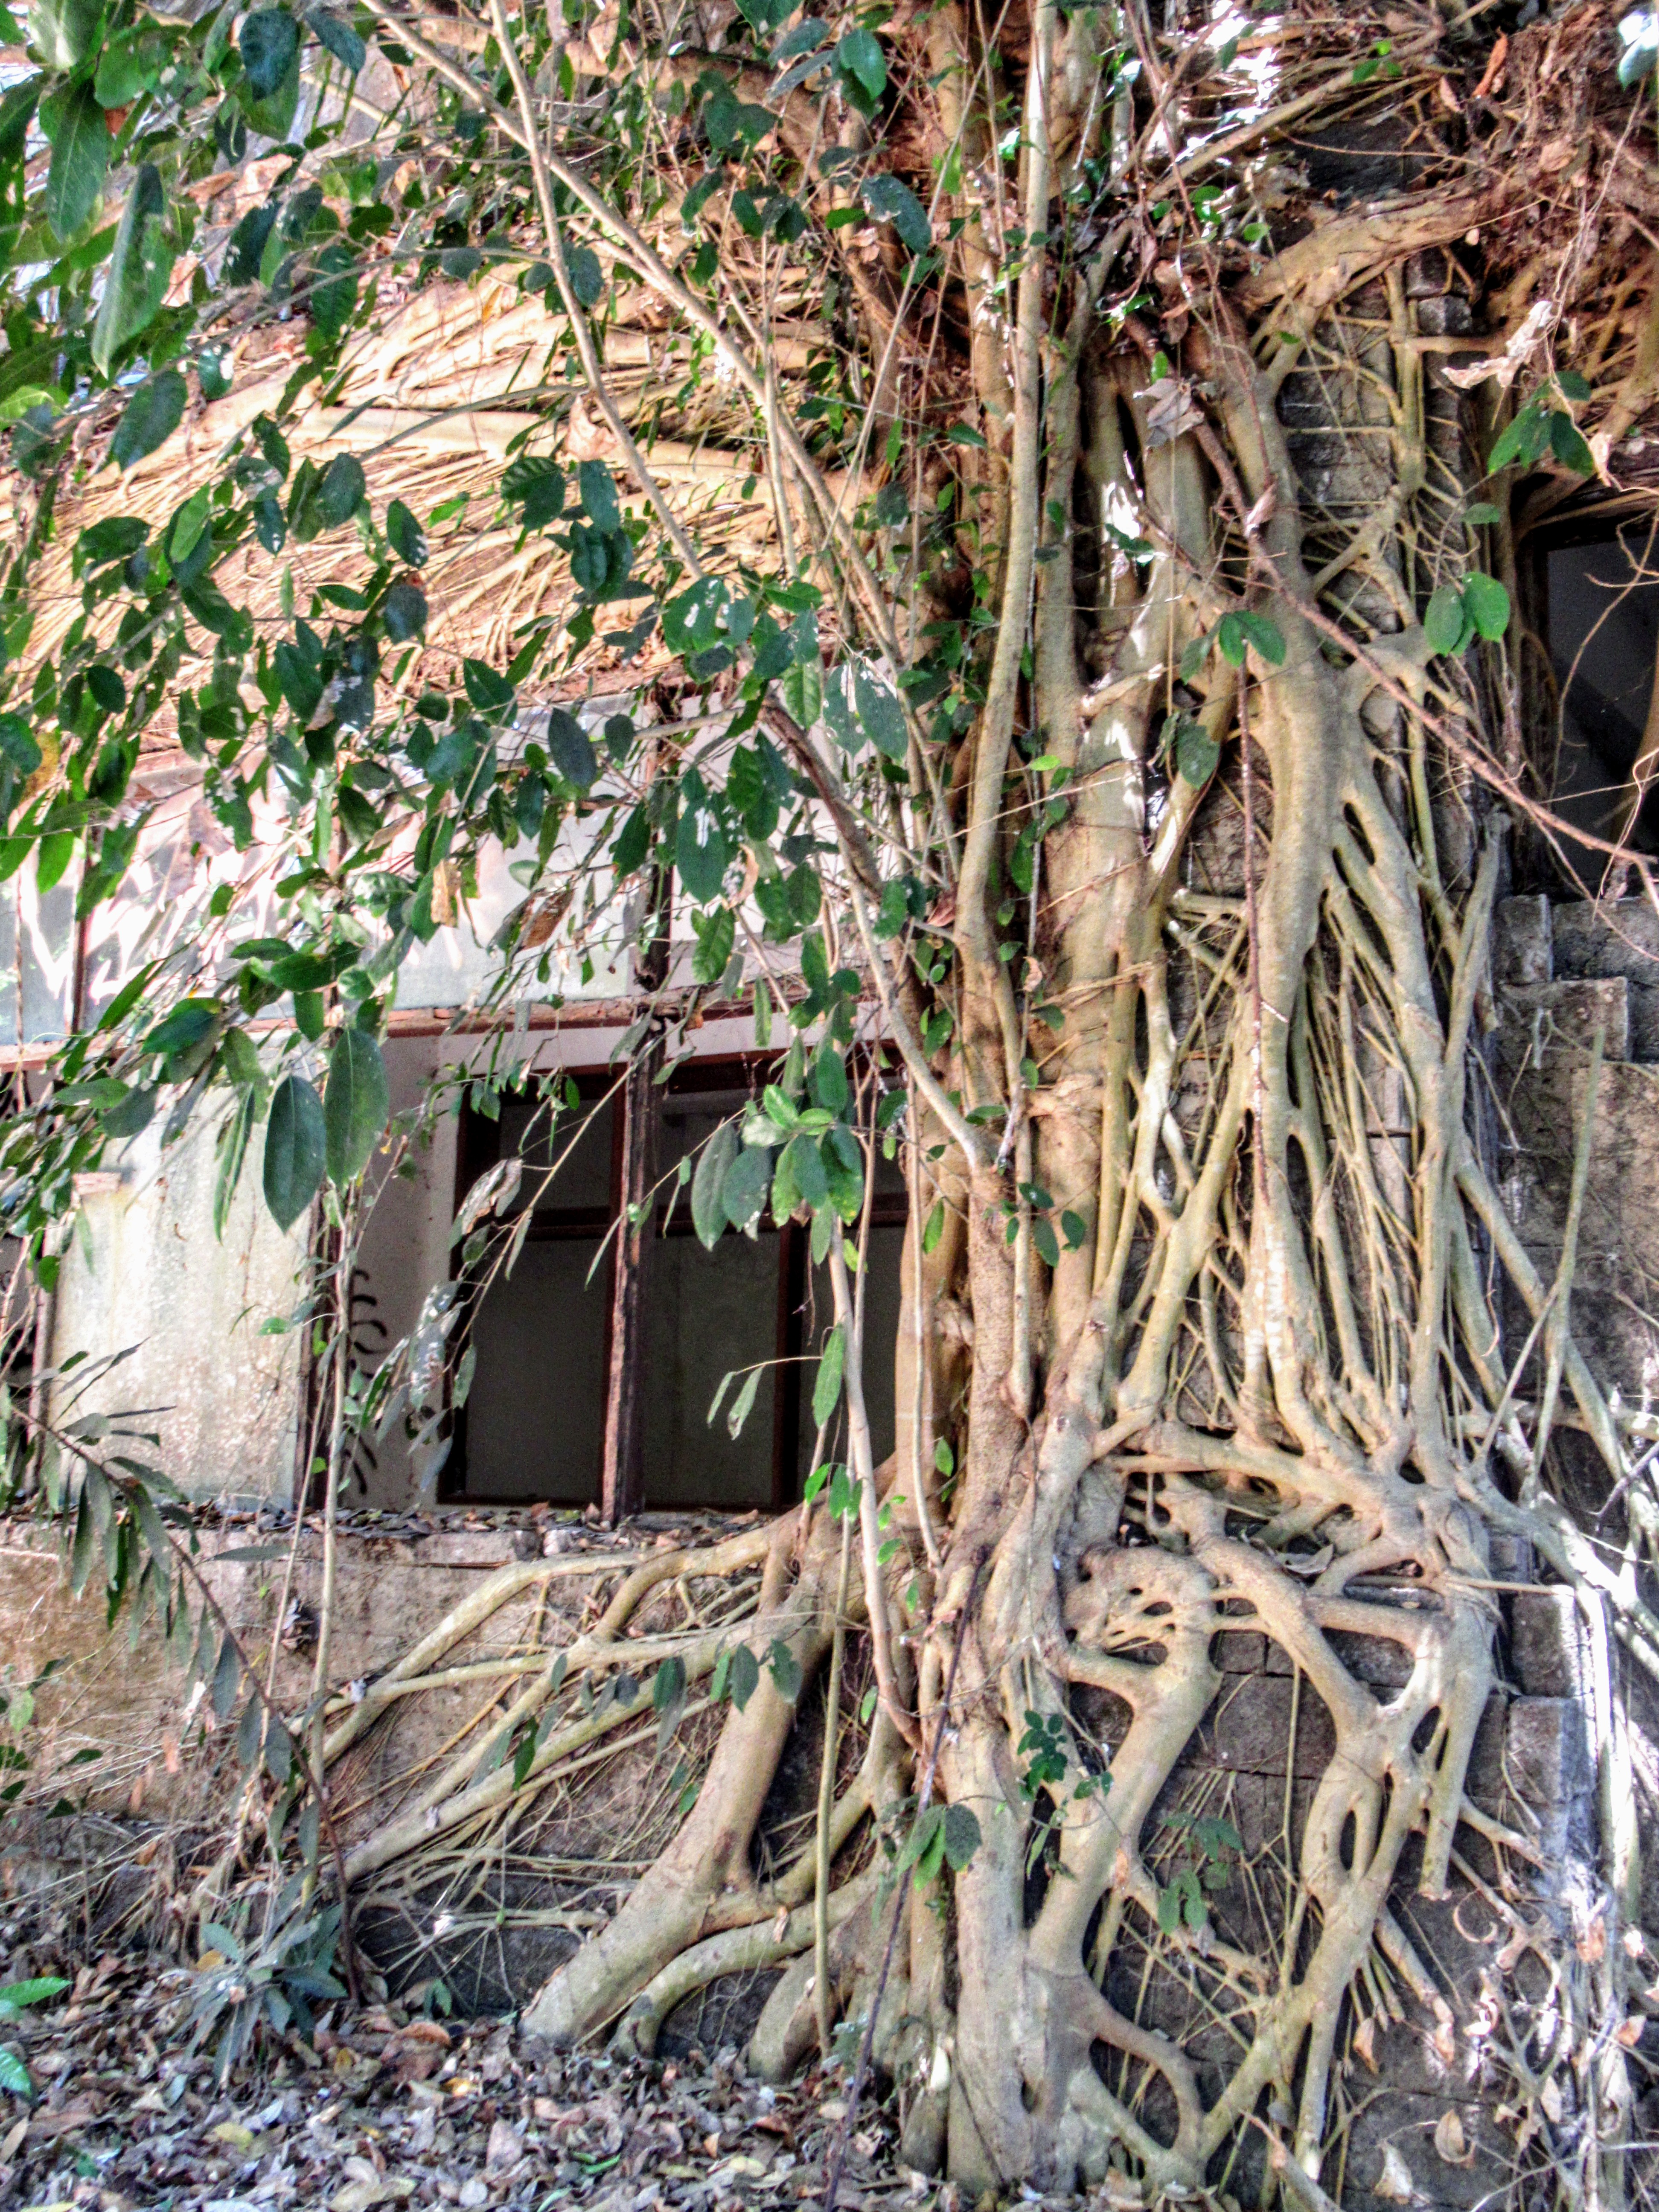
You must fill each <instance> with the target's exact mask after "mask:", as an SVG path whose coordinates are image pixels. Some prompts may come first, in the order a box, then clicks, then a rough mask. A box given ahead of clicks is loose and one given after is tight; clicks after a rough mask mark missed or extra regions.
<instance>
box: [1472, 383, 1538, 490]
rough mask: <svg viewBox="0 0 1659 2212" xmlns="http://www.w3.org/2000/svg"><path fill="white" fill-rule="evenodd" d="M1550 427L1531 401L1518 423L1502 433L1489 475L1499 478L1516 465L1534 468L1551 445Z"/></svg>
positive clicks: (1488, 464) (1491, 456)
mask: <svg viewBox="0 0 1659 2212" xmlns="http://www.w3.org/2000/svg"><path fill="white" fill-rule="evenodd" d="M1549 437H1550V426H1549V424H1548V422H1547V421H1546V419H1545V416H1544V410H1543V409H1542V408H1541V407H1540V405H1539V404H1538V402H1537V401H1536V400H1535V399H1532V400H1528V403H1527V404H1526V405H1525V406H1524V407H1523V408H1522V410H1521V412H1520V413H1519V414H1518V415H1517V416H1516V417H1515V419H1514V421H1513V422H1510V423H1508V424H1506V425H1505V427H1504V428H1503V429H1502V430H1501V431H1500V432H1499V433H1498V441H1497V443H1496V444H1495V445H1494V446H1493V447H1492V452H1491V453H1490V454H1489V455H1488V457H1487V460H1486V474H1487V475H1488V476H1491V477H1495V476H1496V475H1497V474H1498V471H1499V470H1500V469H1506V468H1508V467H1510V465H1512V464H1513V465H1518V466H1519V467H1522V468H1530V467H1531V466H1532V465H1533V463H1534V461H1536V460H1537V459H1539V458H1540V456H1541V454H1542V453H1543V451H1544V449H1545V447H1547V445H1548V443H1549Z"/></svg>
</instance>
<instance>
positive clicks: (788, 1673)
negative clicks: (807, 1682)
mask: <svg viewBox="0 0 1659 2212" xmlns="http://www.w3.org/2000/svg"><path fill="white" fill-rule="evenodd" d="M766 1668H767V1672H768V1673H769V1674H770V1675H771V1677H772V1687H773V1688H774V1689H775V1691H776V1692H777V1693H778V1695H779V1696H780V1697H781V1699H783V1702H784V1703H785V1705H793V1704H794V1702H795V1700H796V1699H797V1698H798V1697H799V1695H800V1662H799V1659H797V1658H796V1656H795V1655H794V1653H793V1651H792V1650H790V1648H789V1646H788V1644H786V1643H785V1642H784V1640H783V1638H782V1637H781V1636H775V1637H774V1638H773V1639H772V1645H771V1649H770V1650H769V1651H768V1653H767V1655H766Z"/></svg>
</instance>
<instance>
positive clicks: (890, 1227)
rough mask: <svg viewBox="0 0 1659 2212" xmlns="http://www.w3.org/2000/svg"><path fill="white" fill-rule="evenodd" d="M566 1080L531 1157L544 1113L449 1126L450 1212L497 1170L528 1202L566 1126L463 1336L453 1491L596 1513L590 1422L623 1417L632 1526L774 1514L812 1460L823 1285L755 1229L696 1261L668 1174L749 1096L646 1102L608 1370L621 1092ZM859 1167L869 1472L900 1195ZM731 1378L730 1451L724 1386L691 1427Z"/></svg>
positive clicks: (887, 1371) (803, 1256)
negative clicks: (736, 1423)
mask: <svg viewBox="0 0 1659 2212" xmlns="http://www.w3.org/2000/svg"><path fill="white" fill-rule="evenodd" d="M762 1080H763V1076H762V1073H761V1072H760V1069H759V1066H757V1065H756V1064H752V1063H750V1062H746V1061H742V1060H707V1061H701V1062H699V1061H692V1062H690V1063H689V1064H687V1065H685V1066H682V1067H681V1068H679V1069H678V1070H677V1071H676V1073H675V1074H674V1077H673V1078H672V1079H671V1081H670V1082H669V1083H668V1084H667V1085H664V1086H662V1087H661V1088H659V1089H654V1090H653V1091H652V1092H651V1096H650V1103H649V1111H650V1114H651V1129H650V1138H651V1144H650V1146H649V1151H650V1152H651V1154H652V1155H653V1166H654V1200H653V1205H652V1209H651V1216H650V1221H649V1227H648V1233H647V1234H646V1235H644V1236H643V1237H641V1239H639V1240H638V1255H639V1256H638V1262H637V1264H638V1267H639V1273H640V1279H639V1283H638V1285H637V1290H638V1309H637V1310H638V1322H637V1326H636V1327H635V1328H633V1329H632V1331H631V1332H630V1330H629V1328H628V1326H627V1325H626V1323H624V1324H623V1337H624V1339H625V1341H624V1342H623V1344H622V1346H621V1347H620V1350H619V1347H618V1320H617V1311H618V1288H619V1285H618V1267H619V1266H621V1267H629V1266H631V1265H633V1264H635V1263H634V1262H633V1261H630V1259H629V1256H628V1254H627V1252H626V1250H625V1249H624V1244H625V1240H624V1239H623V1237H621V1236H619V1235H617V1234H615V1233H611V1225H612V1224H613V1223H614V1222H615V1221H617V1218H618V1215H619V1214H620V1212H621V1211H622V1197H621V1194H622V1191H623V1188H624V1186H625V1180H626V1176H627V1173H628V1166H629V1163H628V1160H627V1158H626V1142H625V1133H624V1127H623V1124H624V1121H625V1119H626V1116H625V1114H624V1111H623V1094H622V1088H621V1084H620V1079H619V1078H618V1076H617V1073H616V1072H615V1071H611V1070H604V1071H592V1072H590V1073H585V1074H583V1075H580V1076H578V1077H577V1078H575V1082H576V1086H577V1089H578V1091H579V1092H580V1096H581V1101H582V1103H581V1107H580V1111H579V1112H574V1113H573V1112H571V1111H568V1110H562V1111H561V1112H560V1114H559V1115H558V1117H557V1120H556V1122H555V1123H554V1126H553V1128H552V1131H551V1133H549V1130H548V1115H547V1114H546V1112H545V1111H544V1110H543V1109H541V1108H540V1104H539V1102H538V1101H536V1100H533V1099H531V1098H507V1099H504V1100H503V1101H502V1103H501V1118H500V1120H499V1121H489V1120H487V1119H485V1118H484V1117H483V1116H482V1115H477V1114H476V1113H473V1112H472V1111H471V1109H469V1111H468V1113H467V1115H466V1116H465V1120H464V1122H463V1127H462V1144H461V1163H460V1176H459V1182H460V1188H461V1190H462V1192H465V1190H466V1189H467V1188H470V1187H471V1182H472V1181H473V1180H474V1178H475V1177H476V1176H479V1175H481V1174H483V1172H484V1170H486V1169H487V1168H489V1167H490V1166H491V1165H493V1164H495V1161H497V1160H499V1159H502V1158H508V1157H510V1156H511V1155H512V1154H513V1153H514V1152H519V1153H520V1154H521V1155H522V1156H523V1157H524V1158H525V1160H526V1174H525V1182H526V1185H527V1186H528V1185H531V1184H532V1183H533V1182H536V1181H538V1179H539V1178H538V1176H537V1173H536V1170H538V1168H541V1167H544V1166H545V1165H546V1164H548V1163H549V1162H550V1159H552V1158H558V1157H559V1156H560V1155H561V1154H562V1153H564V1152H565V1151H566V1148H567V1147H568V1146H572V1139H573V1137H574V1135H575V1132H576V1130H577V1128H578V1127H579V1125H580V1123H581V1122H582V1121H583V1117H584V1116H586V1127H584V1128H583V1130H582V1133H581V1134H580V1137H579V1138H577V1139H576V1141H575V1143H574V1147H573V1148H572V1149H570V1151H569V1152H568V1157H567V1158H564V1159H563V1160H562V1164H561V1165H560V1166H559V1168H558V1170H557V1172H556V1175H555V1176H554V1177H553V1180H552V1182H550V1184H549V1185H548V1186H547V1188H546V1189H545V1191H544V1193H543V1194H542V1196H541V1199H540V1201H539V1202H538V1203H536V1204H535V1206H534V1211H533V1218H532V1225H531V1227H530V1230H529V1231H528V1233H527V1236H526V1241H525V1244H524V1247H523V1249H522V1251H521V1253H520V1256H519V1260H518V1263H517V1265H516V1267H514V1269H513V1273H512V1275H511V1277H510V1278H498V1279H496V1280H495V1282H493V1283H492V1284H491V1285H490V1286H489V1289H488V1290H487V1291H486V1292H485V1294H484V1296H483V1298H482V1299H481V1300H480V1302H479V1305H478V1308H477V1312H476V1314H475V1316H474V1317H473V1322H472V1338H471V1340H472V1344H473V1347H474V1350H475V1352H476V1355H477V1360H476V1365H475V1369H474V1373H473V1379H472V1387H471V1391H470V1392H469V1394H468V1397H467V1402H466V1404H465V1407H464V1408H463V1409H462V1412H461V1414H460V1417H459V1421H458V1424H457V1437H456V1450H455V1453H454V1455H453V1465H454V1468H455V1475H454V1477H453V1480H454V1482H455V1485H456V1487H457V1488H458V1489H459V1492H460V1494H461V1495H463V1496H465V1497H467V1498H477V1499H480V1500H498V1501H506V1500H509V1499H518V1500H524V1499H531V1498H546V1499H549V1500H551V1501H553V1502H554V1503H556V1504H566V1505H586V1504H589V1503H590V1502H592V1501H593V1500H596V1499H598V1498H599V1495H600V1486H601V1479H602V1473H603V1469H604V1467H605V1447H606V1428H607V1409H608V1408H610V1407H613V1406H616V1405H619V1404H621V1403H623V1402H624V1401H625V1402H626V1403H627V1405H628V1407H629V1410H630V1411H631V1412H632V1413H633V1414H634V1416H635V1419H636V1420H637V1425H638V1439H639V1441H638V1452H639V1461H640V1470H641V1475H642V1478H643V1496H644V1503H645V1504H646V1505H647V1507H654V1508H672V1507H687V1506H692V1505H719V1506H721V1507H724V1508H726V1509H729V1510H743V1509H744V1508H746V1507H750V1506H759V1507H772V1506H777V1505H783V1504H787V1503H789V1501H790V1500H791V1499H792V1498H795V1497H797V1496H799V1488H800V1484H801V1482H802V1480H803V1479H804V1478H805V1474H806V1473H807V1472H808V1466H809V1461H810V1456H811V1449H812V1443H813V1429H812V1417H811V1376H812V1373H813V1367H814V1363H815V1360H816V1357H817V1346H818V1345H819V1343H820V1342H821V1340H822V1338H823V1334H824V1332H825V1330H826V1329H827V1328H828V1326H829V1318H830V1299H829V1282H828V1271H827V1269H823V1268H820V1269H816V1270H815V1269H814V1268H812V1267H811V1255H810V1250H809V1245H808V1236H807V1231H805V1228H803V1227H802V1226H800V1225H798V1224H795V1223H793V1222H792V1223H787V1224H786V1225H785V1226H784V1227H783V1228H782V1229H781V1230H780V1229H777V1228H775V1227H774V1226H773V1225H772V1224H771V1221H770V1218H769V1216H765V1217H763V1221H762V1225H761V1226H760V1228H759V1231H758V1233H757V1235H756V1236H755V1237H753V1238H752V1239H751V1238H750V1237H738V1236H732V1235H730V1234H728V1235H726V1236H725V1237H721V1239H720V1243H718V1244H717V1245H716V1246H715V1247H714V1250H713V1251H712V1252H710V1251H707V1250H705V1249H704V1248H703V1246H702V1243H700V1242H699V1241H698V1239H697V1237H696V1234H695V1233H694V1231H693V1230H692V1226H691V1216H690V1203H689V1200H688V1196H687V1193H686V1191H685V1189H684V1188H683V1187H682V1186H681V1185H680V1183H679V1182H678V1176H677V1174H676V1170H677V1168H678V1164H679V1163H680V1162H681V1161H682V1160H684V1159H690V1158H694V1156H695V1155H696V1152H697V1151H698V1150H699V1148H700V1147H701V1146H702V1143H703V1142H704V1140H705V1139H707V1138H708V1136H709V1135H710V1134H711V1133H712V1132H713V1131H714V1129H715V1128H716V1127H718V1126H719V1125H720V1122H721V1121H724V1120H726V1118H727V1117H728V1116H729V1115H732V1114H734V1113H736V1112H738V1111H739V1110H740V1109H741V1108H742V1106H743V1105H744V1102H745V1101H746V1100H747V1099H748V1098H749V1097H751V1096H753V1095H754V1094H755V1093H756V1092H757V1091H758V1090H759V1088H760V1085H761V1083H762ZM560 1081H561V1083H562V1081H563V1078H560ZM532 1120H533V1132H532V1134H531V1135H530V1136H529V1138H528V1139H526V1131H527V1130H531V1128H532ZM527 1195H532V1194H527ZM904 1219H905V1194H904V1186H903V1182H902V1178H901V1176H900V1175H899V1172H898V1170H897V1167H896V1164H895V1165H889V1164H887V1163H885V1162H882V1161H880V1160H879V1158H878V1176H877V1184H876V1196H875V1200H874V1204H873V1207H872V1231H871V1240H870V1242H871V1255H870V1279H869V1284H868V1287H867V1289H866V1314H867V1320H866V1339H867V1341H868V1342H869V1343H870V1344H871V1345H872V1346H874V1347H878V1352H877V1354H876V1356H875V1357H872V1358H871V1359H870V1360H869V1361H868V1363H867V1368H868V1371H867V1373H866V1378H865V1382H866V1393H867V1395H868V1398H869V1402H870V1413H871V1424H872V1431H873V1441H874V1445H875V1449H876V1453H877V1456H878V1458H880V1457H881V1456H883V1455H884V1454H885V1453H887V1452H889V1451H890V1450H891V1449H892V1440H893V1427H894V1421H893V1374H892V1360H891V1356H890V1347H891V1346H892V1345H893V1344H894V1342H895V1341H896V1334H897V1328H898V1306H899V1282H900V1258H901V1251H902V1243H903V1237H904ZM751 1367H758V1368H760V1370H761V1376H760V1383H759V1386H758V1389H757V1393H756V1395H755V1399H754V1401H753V1404H752V1405H751V1407H750V1409H749V1412H748V1415H747V1418H746V1419H744V1422H743V1425H742V1427H741V1431H740V1432H739V1433H738V1435H737V1436H736V1437H733V1436H732V1434H731V1432H730V1430H729V1427H728V1424H727V1419H726V1413H727V1412H728V1410H729V1408H730V1407H731V1406H732V1404H733V1402H734V1401H735V1400H736V1399H737V1396H738V1390H739V1388H740V1385H739V1384H738V1383H732V1384H731V1385H729V1386H728V1388H727V1389H726V1395H725V1404H724V1405H723V1407H722V1409H721V1412H720V1414H719V1415H717V1416H716V1418H715V1419H714V1421H713V1422H712V1423H711V1422H710V1420H709V1419H708V1411H709V1407H710V1404H711V1402H712V1401H713V1400H714V1395H715V1392H716V1390H717V1389H719V1386H720V1381H721V1378H722V1376H725V1375H726V1374H727V1373H728V1372H730V1371H731V1370H747V1369H750V1368H751ZM611 1419H612V1421H613V1422H614V1420H615V1419H616V1416H615V1414H614V1413H613V1414H612V1415H611Z"/></svg>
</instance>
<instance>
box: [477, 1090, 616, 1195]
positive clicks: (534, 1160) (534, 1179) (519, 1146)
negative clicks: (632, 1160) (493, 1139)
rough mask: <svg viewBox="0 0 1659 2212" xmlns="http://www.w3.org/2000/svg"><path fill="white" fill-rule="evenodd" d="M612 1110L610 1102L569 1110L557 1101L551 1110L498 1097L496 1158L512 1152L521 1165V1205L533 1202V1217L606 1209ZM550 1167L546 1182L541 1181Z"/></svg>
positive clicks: (544, 1103) (546, 1104)
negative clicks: (535, 1214) (498, 1148)
mask: <svg viewBox="0 0 1659 2212" xmlns="http://www.w3.org/2000/svg"><path fill="white" fill-rule="evenodd" d="M616 1112H617V1101H616V1099H615V1098H605V1099H603V1100H594V1099H589V1098H585V1099H583V1100H582V1102H581V1103H580V1105H579V1106H578V1107H576V1108H575V1109H574V1110H573V1109H571V1108H570V1107H568V1106H566V1105H564V1104H563V1103H562V1102H561V1103H559V1104H558V1105H557V1108H556V1109H555V1105H554V1102H553V1101H551V1100H542V1099H538V1098H528V1097H526V1098H516V1097H506V1098H503V1099H502V1101H501V1158H503V1159H505V1158H507V1156H508V1155H509V1153H513V1152H517V1153H519V1154H520V1157H521V1158H522V1159H523V1161H524V1182H523V1183H522V1185H521V1186H520V1196H521V1200H522V1201H523V1202H525V1203H533V1204H534V1206H535V1207H536V1210H537V1212H538V1213H539V1212H548V1211H550V1210H557V1211H562V1210H564V1209H565V1208H567V1207H573V1206H578V1207H582V1208H584V1209H588V1208H592V1207H596V1206H597V1207H601V1208H605V1209H606V1210H608V1209H609V1207H610V1205H611V1138H612V1131H613V1127H614V1122H615V1116H616ZM573 1140H574V1141H573ZM567 1153H568V1157H566V1154H567ZM556 1163H557V1166H556V1172H555V1174H554V1175H553V1177H552V1180H551V1181H550V1182H544V1176H545V1174H546V1171H547V1170H548V1169H550V1168H552V1167H554V1166H555V1164H556Z"/></svg>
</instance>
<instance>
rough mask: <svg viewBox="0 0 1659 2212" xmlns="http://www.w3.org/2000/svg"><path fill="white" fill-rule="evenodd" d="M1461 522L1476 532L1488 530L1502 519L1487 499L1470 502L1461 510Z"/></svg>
mask: <svg viewBox="0 0 1659 2212" xmlns="http://www.w3.org/2000/svg"><path fill="white" fill-rule="evenodd" d="M1463 520H1464V521H1465V522H1467V523H1468V524H1470V525H1471V526H1473V527H1474V528H1475V529H1477V530H1480V529H1488V528H1490V527H1491V526H1493V525H1494V524H1496V523H1499V522H1501V521H1502V520H1504V518H1503V516H1502V515H1501V514H1500V513H1499V512H1498V509H1497V508H1496V507H1494V506H1493V505H1492V501H1490V500H1489V499H1476V500H1471V501H1470V502H1469V504H1468V506H1467V507H1465V508H1464V509H1463Z"/></svg>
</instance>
